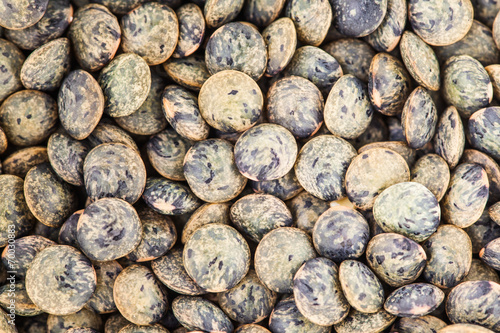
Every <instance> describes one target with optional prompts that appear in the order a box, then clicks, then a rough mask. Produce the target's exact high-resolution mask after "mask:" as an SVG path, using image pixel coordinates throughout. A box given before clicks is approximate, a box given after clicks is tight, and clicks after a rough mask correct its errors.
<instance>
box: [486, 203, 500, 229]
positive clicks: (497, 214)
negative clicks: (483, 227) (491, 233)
mask: <svg viewBox="0 0 500 333" xmlns="http://www.w3.org/2000/svg"><path fill="white" fill-rule="evenodd" d="M488 213H489V214H490V218H491V219H492V220H493V221H495V223H497V224H500V203H499V202H497V203H496V204H494V205H492V206H491V207H490V208H489V209H488Z"/></svg>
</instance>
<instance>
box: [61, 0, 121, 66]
mask: <svg viewBox="0 0 500 333" xmlns="http://www.w3.org/2000/svg"><path fill="white" fill-rule="evenodd" d="M68 37H69V39H70V40H71V42H72V44H73V50H74V52H75V57H76V60H77V61H78V63H79V64H80V66H82V68H83V69H84V70H87V71H91V72H95V71H98V70H99V69H101V68H103V67H104V66H106V64H107V63H108V62H110V61H111V59H113V57H114V56H115V53H116V51H117V50H118V46H120V41H121V28H120V24H119V23H118V20H117V18H116V16H114V15H113V14H111V12H110V11H109V10H108V9H107V8H106V7H104V6H102V5H98V4H89V5H86V6H84V7H82V8H80V10H78V12H77V13H76V15H75V18H74V20H73V22H72V23H71V26H70V28H69V31H68Z"/></svg>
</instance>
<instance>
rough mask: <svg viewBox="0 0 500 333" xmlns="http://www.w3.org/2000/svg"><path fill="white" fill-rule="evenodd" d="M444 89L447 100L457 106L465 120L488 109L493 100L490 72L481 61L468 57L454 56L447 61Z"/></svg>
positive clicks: (444, 72) (444, 70)
mask: <svg viewBox="0 0 500 333" xmlns="http://www.w3.org/2000/svg"><path fill="white" fill-rule="evenodd" d="M443 89H444V90H443V96H444V98H445V100H446V101H447V102H448V103H449V104H451V105H453V106H455V107H456V108H457V110H458V112H459V113H460V115H461V116H462V117H464V118H468V117H470V116H471V115H472V114H473V113H474V112H476V111H477V110H479V109H481V108H483V107H486V106H487V105H488V104H489V103H490V102H491V100H492V98H493V86H492V84H491V81H490V78H489V76H488V72H486V70H485V69H484V67H483V66H482V65H481V63H480V62H479V61H477V60H476V59H474V58H472V57H470V56H468V55H460V56H454V57H451V58H449V59H448V60H447V61H446V63H445V64H444V67H443ZM465 92H467V93H465Z"/></svg>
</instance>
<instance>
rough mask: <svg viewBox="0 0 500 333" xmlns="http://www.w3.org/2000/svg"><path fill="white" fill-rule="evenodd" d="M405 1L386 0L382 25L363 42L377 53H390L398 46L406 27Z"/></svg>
mask: <svg viewBox="0 0 500 333" xmlns="http://www.w3.org/2000/svg"><path fill="white" fill-rule="evenodd" d="M375 2H376V1H375ZM406 7H407V6H406V1H405V0H387V13H386V14H385V17H384V19H383V20H382V23H380V25H379V26H378V28H377V29H376V30H375V31H373V32H372V33H371V34H369V35H368V36H366V37H365V38H364V40H365V41H366V42H368V44H370V45H371V46H372V47H373V48H374V49H375V50H377V51H379V52H391V51H392V50H394V49H395V48H396V46H398V43H399V40H400V39H401V35H402V34H403V32H404V28H405V25H406V15H407V12H408V9H407V8H406Z"/></svg>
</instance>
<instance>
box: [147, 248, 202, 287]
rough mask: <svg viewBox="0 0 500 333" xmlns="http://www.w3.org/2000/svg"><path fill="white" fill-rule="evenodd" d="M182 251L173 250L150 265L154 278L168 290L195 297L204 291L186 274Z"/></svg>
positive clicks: (178, 249) (179, 249)
mask: <svg viewBox="0 0 500 333" xmlns="http://www.w3.org/2000/svg"><path fill="white" fill-rule="evenodd" d="M182 251H183V250H182V249H181V248H174V249H172V250H171V251H169V252H168V253H167V254H166V255H164V256H163V257H160V258H158V259H156V260H154V261H153V262H152V263H151V269H152V270H153V272H154V273H155V275H156V277H158V279H159V280H160V281H161V282H162V283H163V284H164V285H166V286H167V287H168V288H169V289H171V290H173V291H175V292H176V293H179V294H182V295H190V296H197V295H203V294H206V291H205V290H204V289H202V288H201V287H200V286H198V285H197V284H196V282H194V280H193V279H192V278H191V277H190V276H189V275H188V274H187V272H186V269H185V268H184V263H183V260H182Z"/></svg>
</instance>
